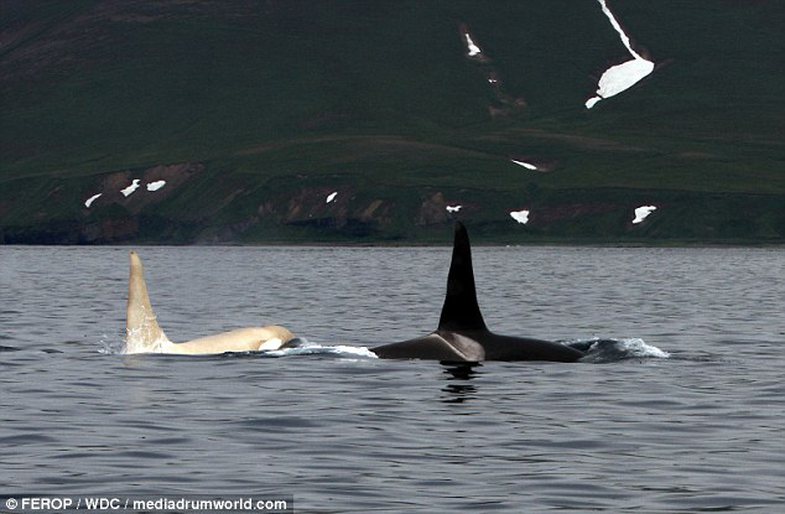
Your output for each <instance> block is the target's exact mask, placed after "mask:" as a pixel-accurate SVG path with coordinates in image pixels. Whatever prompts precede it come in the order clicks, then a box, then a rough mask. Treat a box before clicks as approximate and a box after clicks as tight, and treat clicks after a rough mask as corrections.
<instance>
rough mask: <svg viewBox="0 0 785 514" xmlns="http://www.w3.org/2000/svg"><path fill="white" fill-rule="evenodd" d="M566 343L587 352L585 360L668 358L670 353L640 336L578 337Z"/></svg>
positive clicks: (598, 361) (615, 360) (614, 360)
mask: <svg viewBox="0 0 785 514" xmlns="http://www.w3.org/2000/svg"><path fill="white" fill-rule="evenodd" d="M564 344H566V345H567V346H570V347H572V348H575V349H577V350H580V351H582V352H585V353H586V356H585V357H583V358H582V359H581V360H582V361H583V362H594V363H607V362H617V361H621V360H625V359H667V358H670V353H668V352H666V351H664V350H661V349H660V348H657V347H656V346H654V345H651V344H648V343H647V342H646V341H644V340H643V339H641V338H639V337H631V338H624V339H612V338H609V339H601V338H598V337H594V338H591V339H576V340H572V341H564Z"/></svg>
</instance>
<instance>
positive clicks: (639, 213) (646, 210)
mask: <svg viewBox="0 0 785 514" xmlns="http://www.w3.org/2000/svg"><path fill="white" fill-rule="evenodd" d="M656 210H657V207H656V206H654V205H641V206H640V207H638V208H637V209H635V219H633V220H632V224H633V225H637V224H638V223H640V222H642V221H643V220H645V219H646V218H648V217H649V215H650V214H651V213H652V212H654V211H656Z"/></svg>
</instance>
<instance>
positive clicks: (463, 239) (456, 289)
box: [439, 221, 488, 331]
mask: <svg viewBox="0 0 785 514" xmlns="http://www.w3.org/2000/svg"><path fill="white" fill-rule="evenodd" d="M439 330H447V331H466V330H488V329H487V327H486V326H485V321H484V320H483V319H482V313H481V312H480V306H479V305H478V304H477V290H476V289H475V286H474V270H473V268H472V251H471V245H470V244H469V234H468V233H467V232H466V227H464V226H463V223H461V222H460V221H458V222H456V223H455V238H454V241H453V248H452V262H451V263H450V272H449V274H448V275H447V295H446V296H445V298H444V305H443V306H442V314H441V317H440V318H439Z"/></svg>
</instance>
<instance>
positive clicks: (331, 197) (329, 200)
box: [326, 191, 338, 203]
mask: <svg viewBox="0 0 785 514" xmlns="http://www.w3.org/2000/svg"><path fill="white" fill-rule="evenodd" d="M336 196H338V191H333V192H332V193H330V194H329V195H327V202H326V203H330V202H332V201H334V200H335V197H336Z"/></svg>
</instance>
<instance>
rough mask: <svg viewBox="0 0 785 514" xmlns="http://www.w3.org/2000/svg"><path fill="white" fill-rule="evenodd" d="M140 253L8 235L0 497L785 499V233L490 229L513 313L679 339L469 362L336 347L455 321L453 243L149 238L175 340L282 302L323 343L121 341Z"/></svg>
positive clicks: (567, 327)
mask: <svg viewBox="0 0 785 514" xmlns="http://www.w3.org/2000/svg"><path fill="white" fill-rule="evenodd" d="M128 250H129V249H128V248H83V247H57V248H40V247H38V248H35V247H32V248H31V247H0V495H21V494H31V493H36V494H47V495H58V494H61V495H62V494H70V495H91V494H92V495H123V494H136V495H147V494H150V495H188V494H218V493H221V494H232V495H256V496H259V495H264V494H268V495H273V496H275V495H278V496H290V497H291V496H293V497H294V502H295V508H296V510H297V511H298V512H412V511H420V512H554V511H556V512H587V511H595V512H608V513H611V512H613V513H616V512H661V513H666V512H667V513H670V512H700V511H712V512H724V511H733V512H766V513H768V512H782V511H783V508H785V372H783V369H785V356H784V355H785V249H735V248H734V249H727V248H725V249H639V248H623V249H621V248H620V249H616V248H549V247H536V248H476V249H475V252H474V261H475V262H474V264H475V273H476V276H477V284H478V290H479V296H480V305H481V307H482V308H483V311H484V314H485V318H486V322H487V323H488V325H489V326H490V327H491V328H492V329H493V330H494V331H496V332H500V333H508V334H513V335H529V336H534V337H540V338H549V339H558V340H565V341H572V342H575V341H584V342H585V341H588V340H591V339H592V338H600V339H614V340H617V341H619V342H621V343H624V344H627V345H632V346H634V345H635V344H642V343H643V342H645V345H648V346H647V348H650V349H654V350H656V349H659V350H662V351H663V352H668V353H669V354H670V356H669V357H665V356H662V355H660V356H659V357H657V356H656V354H657V352H654V353H652V354H651V356H648V357H646V356H642V357H641V356H637V357H636V356H635V354H634V352H632V353H631V352H629V351H620V352H618V355H616V356H615V357H614V356H611V357H607V356H606V358H602V359H595V360H592V361H591V362H579V363H574V364H555V363H498V362H489V363H485V364H483V365H481V366H477V367H474V368H465V369H461V368H456V367H450V366H445V365H442V364H439V363H437V362H425V361H383V360H379V359H373V358H370V357H367V356H363V355H362V354H361V352H352V351H349V350H343V351H341V350H337V349H331V347H333V346H336V345H348V346H351V347H357V348H359V347H368V346H373V345H376V344H380V343H386V342H392V341H396V340H401V339H407V338H410V337H413V336H416V335H420V334H424V333H427V332H430V331H431V330H432V329H433V328H435V325H436V323H437V321H438V316H439V310H440V308H441V303H442V299H443V296H442V295H443V291H444V289H445V279H446V274H447V267H448V264H449V258H450V249H449V248H395V249H378V248H361V249H345V248H342V249H331V248H318V249H317V248H218V247H186V248H179V247H178V248H164V247H143V248H139V249H138V250H139V251H140V254H141V256H142V258H143V260H144V262H145V266H146V271H147V279H148V285H149V287H150V294H151V298H152V302H153V306H154V307H155V310H156V313H157V314H158V318H159V321H160V322H161V325H162V326H163V328H164V329H165V330H166V332H167V335H169V337H170V338H171V339H172V340H175V341H183V340H186V339H189V338H194V337H198V336H202V335H205V334H208V333H213V332H218V331H222V330H228V329H231V328H236V327H240V326H247V325H264V324H270V323H278V324H283V325H285V326H287V327H289V328H290V329H292V330H293V331H294V332H296V333H297V334H298V335H300V336H303V337H305V338H307V340H308V341H310V342H311V343H314V344H316V345H320V346H317V348H319V347H320V348H321V350H318V351H313V352H302V351H300V352H291V353H287V352H284V354H283V355H282V356H278V357H272V356H269V355H268V356H264V355H259V354H257V355H241V356H219V357H173V356H161V355H148V356H138V355H137V356H123V355H120V353H119V352H120V350H121V348H122V339H123V336H124V331H125V301H126V294H127V280H128ZM644 354H645V352H644ZM3 508H4V506H0V509H3Z"/></svg>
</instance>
